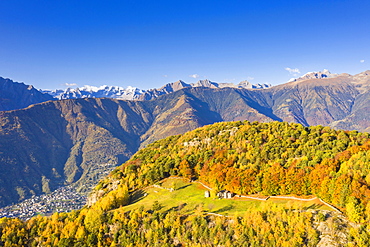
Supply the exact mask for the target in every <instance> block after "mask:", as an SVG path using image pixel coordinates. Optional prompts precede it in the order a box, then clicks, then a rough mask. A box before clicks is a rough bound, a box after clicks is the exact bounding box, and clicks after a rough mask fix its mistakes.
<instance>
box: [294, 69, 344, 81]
mask: <svg viewBox="0 0 370 247" xmlns="http://www.w3.org/2000/svg"><path fill="white" fill-rule="evenodd" d="M337 76H338V74H332V73H330V71H329V70H327V69H324V70H322V71H318V72H308V73H306V74H304V75H303V76H301V77H298V78H292V79H290V80H289V81H288V82H294V81H303V80H309V79H324V78H333V77H337Z"/></svg>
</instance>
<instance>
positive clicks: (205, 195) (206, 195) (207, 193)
mask: <svg viewBox="0 0 370 247" xmlns="http://www.w3.org/2000/svg"><path fill="white" fill-rule="evenodd" d="M204 197H205V198H208V197H211V192H209V190H206V191H205V192H204Z"/></svg>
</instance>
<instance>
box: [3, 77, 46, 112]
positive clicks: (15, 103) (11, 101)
mask: <svg viewBox="0 0 370 247" xmlns="http://www.w3.org/2000/svg"><path fill="white" fill-rule="evenodd" d="M52 99H53V97H52V96H51V95H49V94H46V93H42V92H40V91H39V90H37V89H35V88H34V87H33V86H31V85H25V84H24V83H18V82H14V81H12V80H10V79H7V78H2V77H0V111H9V110H15V109H22V108H25V107H27V106H29V105H32V104H37V103H41V102H45V101H48V100H52Z"/></svg>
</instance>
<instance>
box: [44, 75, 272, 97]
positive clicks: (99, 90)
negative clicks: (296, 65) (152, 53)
mask: <svg viewBox="0 0 370 247" xmlns="http://www.w3.org/2000/svg"><path fill="white" fill-rule="evenodd" d="M191 87H206V88H225V87H231V88H246V89H253V88H254V89H263V88H269V87H271V85H270V84H251V83H250V82H248V81H242V82H240V83H239V84H237V85H235V84H233V83H217V82H212V81H210V80H199V81H198V82H196V83H191V84H188V83H186V82H184V81H181V80H179V81H176V82H172V83H168V84H166V85H164V86H163V87H161V88H158V89H157V88H155V89H149V90H142V89H139V88H136V87H127V88H126V89H125V88H123V87H116V86H106V85H104V86H101V87H94V86H83V87H80V88H75V89H74V88H67V89H65V90H61V89H57V90H41V92H43V93H48V94H49V95H51V96H52V97H54V98H56V99H80V98H112V99H124V100H151V99H154V98H157V97H159V96H161V95H164V94H169V93H173V92H176V91H178V90H180V89H183V88H191Z"/></svg>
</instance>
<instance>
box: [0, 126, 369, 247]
mask: <svg viewBox="0 0 370 247" xmlns="http://www.w3.org/2000/svg"><path fill="white" fill-rule="evenodd" d="M369 161H370V142H369V134H367V133H360V132H357V131H350V132H348V131H341V130H333V129H331V128H329V127H322V126H312V127H304V126H302V125H299V124H294V123H285V122H282V123H281V122H271V123H258V122H253V123H250V122H248V121H245V122H241V121H239V122H224V123H217V124H213V125H209V126H205V127H202V128H199V129H196V130H194V131H191V132H188V133H186V134H184V135H178V136H172V137H168V138H166V139H162V140H160V141H157V142H155V143H152V144H150V145H149V146H148V147H147V148H145V149H142V150H140V151H139V152H138V153H136V154H135V155H134V156H133V157H132V158H131V159H130V160H129V161H127V162H126V163H125V164H123V165H122V166H120V167H118V168H117V169H115V170H114V171H113V172H112V173H111V174H110V175H109V176H108V177H106V178H105V179H103V180H102V181H101V182H100V183H99V184H98V185H97V187H96V188H95V190H94V191H93V192H92V194H91V196H90V201H89V205H88V206H86V207H85V208H83V209H81V210H79V211H74V212H71V213H60V214H58V213H56V214H54V215H52V216H51V217H42V216H37V217H35V218H32V219H30V220H29V221H27V222H22V221H20V220H18V219H1V220H0V232H1V241H2V242H1V245H4V246H22V245H24V246H148V245H150V246H316V245H317V244H318V243H319V240H320V234H321V232H320V230H318V228H317V225H319V224H320V222H324V221H325V222H326V224H327V225H329V226H330V227H329V228H330V229H331V233H332V235H333V238H332V239H335V238H339V236H341V234H339V232H341V231H342V233H343V232H344V233H343V234H345V240H343V238H342V239H338V241H337V244H338V245H339V246H340V245H352V246H366V244H367V243H368V240H369V239H370V232H369V230H368V227H370V225H369V222H370V203H369V198H370V190H369V184H370V175H369V169H370V162H369ZM170 176H179V177H184V178H188V179H189V180H197V181H201V182H202V183H204V184H206V185H208V186H209V187H211V188H213V191H212V192H211V193H213V194H215V193H214V192H217V191H219V190H222V189H227V190H229V191H232V192H234V193H236V194H241V195H248V194H261V195H296V196H302V197H305V196H310V195H314V196H317V197H319V198H321V199H323V200H324V201H326V202H328V203H331V204H332V205H334V206H336V207H337V208H339V209H340V210H341V211H342V212H343V213H344V215H345V217H346V219H348V220H346V221H344V220H343V217H340V216H338V217H336V216H332V217H330V218H328V217H327V216H325V214H323V213H321V212H312V211H308V210H300V209H299V208H297V207H294V206H291V207H282V206H276V205H272V204H266V205H267V206H265V207H264V208H259V209H255V210H251V211H248V212H246V213H245V215H244V216H242V217H219V216H209V215H206V214H204V210H202V208H201V205H199V207H198V208H196V209H195V210H194V213H193V214H187V213H185V212H184V211H182V210H181V205H178V207H175V208H173V209H172V210H167V211H163V210H161V205H158V204H156V203H154V204H153V205H150V207H151V208H142V207H141V208H138V209H135V210H130V211H125V208H124V207H122V206H124V205H127V204H129V203H132V201H131V200H130V197H131V196H132V194H133V193H134V192H135V191H137V190H139V189H143V188H145V187H147V186H149V185H153V184H155V183H158V182H159V181H161V180H162V179H164V178H167V177H170ZM131 199H132V198H131Z"/></svg>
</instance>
